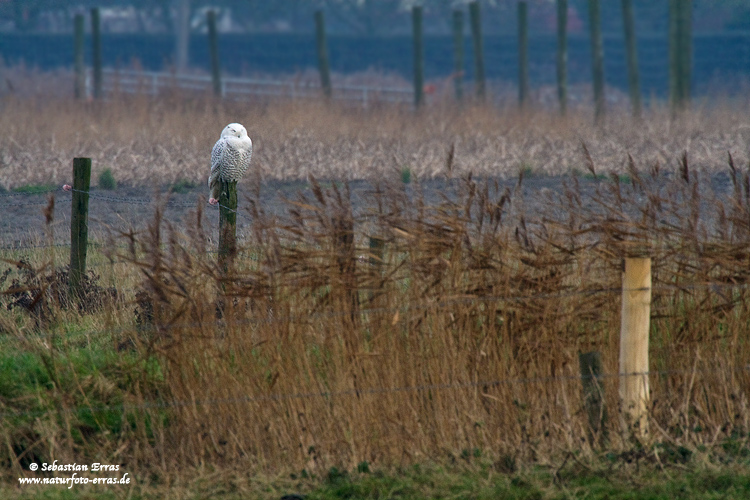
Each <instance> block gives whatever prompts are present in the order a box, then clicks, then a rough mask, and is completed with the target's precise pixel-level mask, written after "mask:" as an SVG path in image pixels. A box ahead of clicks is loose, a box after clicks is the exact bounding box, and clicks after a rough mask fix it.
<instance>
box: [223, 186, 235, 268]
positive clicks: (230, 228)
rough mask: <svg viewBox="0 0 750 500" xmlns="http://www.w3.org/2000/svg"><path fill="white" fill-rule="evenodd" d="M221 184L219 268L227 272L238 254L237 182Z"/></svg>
mask: <svg viewBox="0 0 750 500" xmlns="http://www.w3.org/2000/svg"><path fill="white" fill-rule="evenodd" d="M219 183H220V189H221V191H220V192H219V267H220V268H221V269H222V270H223V271H224V272H226V271H228V270H229V267H230V265H231V263H232V261H233V260H234V256H235V254H236V253H237V181H225V180H219Z"/></svg>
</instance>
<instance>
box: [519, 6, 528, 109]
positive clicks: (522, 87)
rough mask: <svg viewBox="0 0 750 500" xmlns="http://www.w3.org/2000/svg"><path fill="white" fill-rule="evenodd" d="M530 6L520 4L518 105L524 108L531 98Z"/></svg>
mask: <svg viewBox="0 0 750 500" xmlns="http://www.w3.org/2000/svg"><path fill="white" fill-rule="evenodd" d="M528 12H529V6H528V3H527V2H526V1H522V2H518V103H519V105H520V106H521V107H522V108H524V107H526V101H527V100H528V98H529V15H528Z"/></svg>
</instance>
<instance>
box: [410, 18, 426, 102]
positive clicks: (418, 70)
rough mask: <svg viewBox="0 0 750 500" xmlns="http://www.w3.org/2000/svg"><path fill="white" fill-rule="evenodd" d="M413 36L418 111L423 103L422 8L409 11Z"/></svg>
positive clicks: (415, 92) (415, 90) (415, 94)
mask: <svg viewBox="0 0 750 500" xmlns="http://www.w3.org/2000/svg"><path fill="white" fill-rule="evenodd" d="M411 19H412V31H413V36H414V107H416V108H417V109H419V107H420V106H422V104H423V102H424V46H423V45H422V6H421V5H415V6H414V7H412V9H411Z"/></svg>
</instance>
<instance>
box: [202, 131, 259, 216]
mask: <svg viewBox="0 0 750 500" xmlns="http://www.w3.org/2000/svg"><path fill="white" fill-rule="evenodd" d="M252 156H253V141H252V140H250V137H248V136H247V130H246V129H245V127H243V126H242V125H240V124H239V123H230V124H229V125H227V126H226V127H224V130H222V132H221V137H220V138H219V140H218V141H216V144H214V148H213V149H212V150H211V175H210V176H209V177H208V189H209V191H210V192H211V195H210V198H209V200H208V202H209V203H210V204H212V205H216V204H217V203H218V202H219V201H218V199H219V189H220V183H219V181H220V180H222V181H225V182H231V181H238V180H240V178H241V177H242V175H243V174H244V173H245V171H246V170H247V167H249V166H250V158H252Z"/></svg>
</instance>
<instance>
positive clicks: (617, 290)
mask: <svg viewBox="0 0 750 500" xmlns="http://www.w3.org/2000/svg"><path fill="white" fill-rule="evenodd" d="M57 191H58V189H49V190H47V191H44V192H41V193H11V194H8V196H14V197H19V196H40V195H47V194H50V193H54V192H57ZM64 192H69V190H66V191H64ZM88 194H89V196H90V197H91V198H92V199H96V200H100V201H102V202H105V203H128V204H134V205H148V204H152V203H154V201H153V199H147V198H132V197H118V196H112V195H103V194H98V193H92V192H88ZM46 203H47V202H44V203H41V202H40V203H39V204H46ZM166 203H167V204H169V201H167V202H166ZM173 206H175V207H178V208H185V207H194V206H195V204H194V203H183V202H175V203H174V204H173ZM93 245H94V246H104V245H103V244H99V243H94V244H93ZM68 246H69V244H63V243H60V244H57V243H55V244H39V245H27V246H14V247H13V246H11V247H9V246H5V247H0V249H2V250H27V249H40V248H61V247H68ZM125 262H127V261H122V262H110V263H105V264H101V265H111V264H113V263H125ZM747 288H750V283H725V282H709V283H690V284H681V285H672V284H658V285H654V286H652V287H650V290H651V291H653V292H659V291H679V292H687V291H691V290H697V289H708V290H712V291H718V290H722V289H731V290H740V289H747ZM640 290H643V289H623V288H622V287H600V288H592V289H585V290H563V291H560V292H556V293H531V294H528V295H482V296H460V297H450V298H445V299H443V300H432V301H425V302H423V303H411V304H407V305H404V306H397V307H369V308H362V309H361V311H360V314H363V315H372V314H389V315H390V314H407V313H409V312H414V311H418V310H427V309H441V308H447V307H450V306H454V305H459V304H478V303H491V302H504V303H512V302H517V303H522V302H525V301H558V300H560V299H563V298H569V297H574V296H579V297H591V296H594V295H601V294H609V295H620V294H622V293H625V292H632V291H640ZM130 291H132V292H135V291H136V290H130ZM269 312H270V314H268V315H266V316H264V317H255V318H251V319H243V320H239V321H232V322H229V323H228V322H227V321H225V320H217V321H216V322H215V323H214V324H213V326H215V327H219V328H226V327H230V326H231V327H239V326H243V325H258V324H271V323H295V322H304V323H308V324H309V323H310V322H315V321H318V320H323V319H326V318H332V317H344V316H347V315H351V311H350V310H339V311H317V312H309V313H301V314H298V315H288V316H284V317H280V316H279V315H276V314H274V313H273V311H269ZM206 326H207V325H206V323H205V322H186V323H185V322H183V323H169V324H151V325H145V326H143V327H142V328H141V330H140V333H141V334H148V333H149V332H151V333H156V332H160V333H164V332H169V331H170V330H177V329H185V330H190V329H200V328H205V327H206ZM133 331H134V328H133V327H132V326H122V327H118V328H112V329H105V330H92V331H88V332H82V333H81V334H80V336H83V337H90V336H96V337H111V336H115V335H122V334H128V333H131V332H133ZM59 336H60V335H59V334H57V333H50V332H26V333H24V335H23V336H22V337H13V336H7V335H6V336H5V341H14V340H15V341H20V342H22V343H25V344H27V345H33V343H34V342H45V341H49V340H51V339H54V338H59ZM729 372H731V373H748V372H750V364H748V365H746V366H740V367H735V368H733V369H730V370H729ZM729 372H728V371H727V370H726V369H724V370H723V371H722V372H721V373H722V374H724V375H725V374H726V373H729ZM710 373H715V371H713V370H697V369H695V368H694V369H691V370H684V369H682V370H654V371H644V372H636V373H605V374H601V375H597V376H596V378H597V379H598V380H604V379H614V378H622V377H632V376H641V377H643V376H670V375H692V376H695V375H699V374H710ZM586 378H587V376H585V375H559V376H544V377H515V378H504V379H493V380H480V381H467V382H455V383H445V384H421V385H405V386H399V387H371V388H363V389H347V390H340V391H328V390H321V391H317V392H298V393H270V394H266V395H259V396H248V397H237V398H220V399H195V400H190V401H168V400H157V401H152V402H148V403H143V404H137V405H127V404H118V405H107V406H96V405H93V406H92V405H87V406H76V407H72V408H57V409H46V410H6V411H0V418H28V417H34V418H36V417H40V416H44V415H48V414H57V413H61V412H62V413H77V414H80V413H85V412H88V413H103V412H111V411H123V412H124V411H139V410H147V409H154V408H156V409H160V408H177V407H183V406H193V405H196V406H218V405H230V404H248V403H262V402H266V401H282V400H292V399H309V398H325V399H331V398H342V397H352V396H356V397H361V396H365V395H378V394H385V393H399V392H424V391H447V390H466V389H477V388H482V389H483V390H486V389H487V388H491V387H497V386H501V385H512V384H521V385H523V384H533V383H551V382H565V381H568V382H570V381H577V380H584V379H586ZM589 378H590V377H589Z"/></svg>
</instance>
